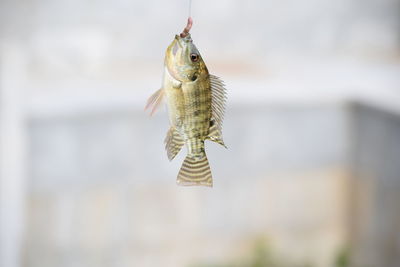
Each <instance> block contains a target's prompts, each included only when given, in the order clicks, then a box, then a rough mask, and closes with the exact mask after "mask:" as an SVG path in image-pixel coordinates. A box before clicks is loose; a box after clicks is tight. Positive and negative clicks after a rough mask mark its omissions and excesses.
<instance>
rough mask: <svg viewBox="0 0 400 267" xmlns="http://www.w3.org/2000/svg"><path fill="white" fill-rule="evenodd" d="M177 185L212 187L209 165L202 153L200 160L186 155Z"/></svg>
mask: <svg viewBox="0 0 400 267" xmlns="http://www.w3.org/2000/svg"><path fill="white" fill-rule="evenodd" d="M176 183H177V184H178V185H203V186H209V187H212V185H213V180H212V176H211V169H210V165H209V164H208V159H207V156H206V154H205V153H204V154H203V155H202V156H201V157H200V158H199V157H198V156H197V157H195V156H193V155H187V156H186V159H185V161H184V162H183V164H182V167H181V169H180V171H179V174H178V178H177V180H176Z"/></svg>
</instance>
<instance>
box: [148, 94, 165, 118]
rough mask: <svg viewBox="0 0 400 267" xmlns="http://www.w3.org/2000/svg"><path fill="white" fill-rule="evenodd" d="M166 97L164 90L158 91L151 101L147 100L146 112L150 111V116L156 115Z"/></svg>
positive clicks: (150, 98) (151, 97)
mask: <svg viewBox="0 0 400 267" xmlns="http://www.w3.org/2000/svg"><path fill="white" fill-rule="evenodd" d="M164 96H165V90H164V89H163V88H161V89H159V90H157V91H156V92H155V93H154V94H152V95H151V96H150V97H149V99H148V100H147V104H146V107H145V108H144V110H147V109H150V108H151V112H150V116H152V115H153V114H154V112H156V111H157V109H158V108H159V107H160V105H161V103H162V101H163V99H164Z"/></svg>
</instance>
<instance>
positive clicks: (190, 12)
mask: <svg viewBox="0 0 400 267" xmlns="http://www.w3.org/2000/svg"><path fill="white" fill-rule="evenodd" d="M191 16H192V0H189V18H190V17H191Z"/></svg>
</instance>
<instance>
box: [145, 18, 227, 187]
mask: <svg viewBox="0 0 400 267" xmlns="http://www.w3.org/2000/svg"><path fill="white" fill-rule="evenodd" d="M192 23H193V21H192V19H191V18H190V17H189V19H188V23H187V26H186V28H185V29H184V30H183V32H182V33H181V34H180V35H176V36H175V38H174V40H173V41H172V43H171V44H170V45H169V46H168V48H167V51H166V53H165V62H164V79H163V86H162V88H161V89H159V90H158V91H156V92H155V93H154V94H153V95H152V96H150V98H149V100H148V101H147V105H146V108H145V109H151V114H153V113H154V112H155V111H156V110H157V108H158V107H159V106H160V104H161V103H162V102H163V99H164V98H165V99H166V102H167V107H168V115H169V121H170V126H171V128H170V129H169V131H168V133H167V137H166V138H165V148H166V150H167V155H168V159H169V160H170V161H171V160H173V159H174V157H175V156H176V155H177V154H178V152H179V151H180V150H181V148H182V146H183V145H186V147H187V156H186V158H185V160H184V162H183V164H182V167H181V169H180V171H179V174H178V178H177V184H179V185H203V186H210V187H211V186H212V185H213V180H212V175H211V169H210V165H209V163H208V159H207V156H206V153H205V150H204V141H205V140H206V139H209V140H211V141H214V142H217V143H219V144H221V145H222V146H224V147H226V146H225V144H224V141H223V139H222V121H223V117H224V110H225V100H226V90H225V87H224V83H223V82H222V80H221V79H219V78H218V77H217V76H214V75H211V74H209V73H208V70H207V67H206V65H205V63H204V61H203V58H202V57H201V55H200V53H199V51H198V50H197V48H196V46H195V45H194V44H193V41H192V38H191V36H190V33H189V31H190V29H191V27H192Z"/></svg>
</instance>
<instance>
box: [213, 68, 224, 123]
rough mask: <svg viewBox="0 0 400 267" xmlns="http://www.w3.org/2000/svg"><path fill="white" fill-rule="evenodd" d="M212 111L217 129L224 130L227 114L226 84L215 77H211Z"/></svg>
mask: <svg viewBox="0 0 400 267" xmlns="http://www.w3.org/2000/svg"><path fill="white" fill-rule="evenodd" d="M210 83H211V109H212V117H213V118H214V119H215V123H216V127H217V128H221V129H222V122H223V120H224V113H225V101H226V89H225V85H224V82H223V81H222V80H221V79H220V78H218V77H217V76H215V75H210Z"/></svg>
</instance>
